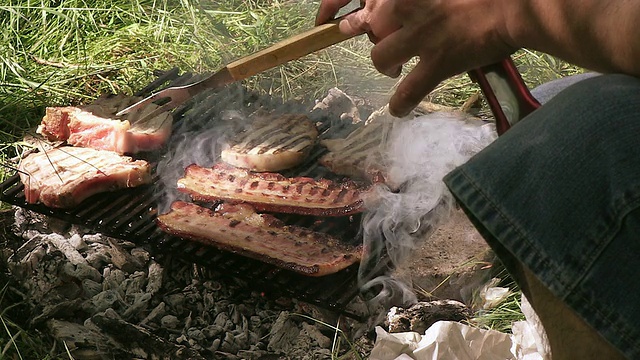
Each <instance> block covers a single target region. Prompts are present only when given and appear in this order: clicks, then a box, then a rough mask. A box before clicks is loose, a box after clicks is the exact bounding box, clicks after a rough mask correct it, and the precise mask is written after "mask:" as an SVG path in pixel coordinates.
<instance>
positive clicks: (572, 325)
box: [523, 269, 625, 360]
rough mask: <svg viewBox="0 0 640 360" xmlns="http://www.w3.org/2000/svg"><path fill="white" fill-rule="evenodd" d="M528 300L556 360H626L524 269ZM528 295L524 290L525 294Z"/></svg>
mask: <svg viewBox="0 0 640 360" xmlns="http://www.w3.org/2000/svg"><path fill="white" fill-rule="evenodd" d="M523 274H524V281H525V282H526V285H525V288H526V296H527V299H528V300H529V302H530V303H531V307H533V309H534V310H535V311H536V314H537V315H538V317H539V318H540V321H541V322H542V325H543V327H544V330H545V332H546V334H547V338H548V339H549V345H550V346H551V353H552V356H553V360H576V359H580V360H603V359H606V360H618V359H624V358H625V357H624V356H623V355H622V354H621V353H620V352H619V351H618V350H617V349H616V348H615V347H613V346H611V344H609V343H608V342H607V341H606V340H605V339H604V338H603V337H602V336H600V334H598V332H597V331H595V330H594V329H593V328H592V327H591V326H590V325H589V324H587V323H586V322H585V321H584V320H582V319H581V318H580V317H579V316H578V315H577V314H576V313H575V311H573V310H572V309H570V308H569V307H568V306H567V305H566V304H565V303H563V302H562V301H560V299H558V298H557V297H556V296H555V295H553V294H552V293H551V291H549V289H547V287H546V286H544V285H543V284H542V283H541V282H540V280H538V279H537V278H536V277H535V275H533V273H532V272H531V271H530V270H527V269H524V270H523ZM523 291H525V290H523Z"/></svg>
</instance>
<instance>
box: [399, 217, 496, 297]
mask: <svg viewBox="0 0 640 360" xmlns="http://www.w3.org/2000/svg"><path fill="white" fill-rule="evenodd" d="M492 260H493V253H492V252H491V250H490V248H489V246H488V245H487V243H486V242H485V241H484V240H483V239H482V236H480V234H479V233H478V232H477V231H476V230H475V228H474V227H473V225H472V224H471V222H470V221H469V220H468V219H467V217H466V216H465V215H464V213H463V212H462V211H461V210H457V211H455V212H454V213H453V215H452V216H451V218H450V219H449V221H448V222H447V223H445V224H444V225H442V226H440V227H439V228H438V229H437V230H436V231H435V232H434V233H433V235H431V237H429V238H428V239H426V240H425V241H424V242H423V243H422V245H421V246H419V247H418V248H417V249H415V251H414V253H413V254H412V256H411V258H410V259H409V260H408V261H407V262H406V263H405V264H404V265H403V266H402V267H401V268H399V269H398V271H397V274H398V275H399V276H401V277H402V278H404V279H411V282H412V284H413V287H414V288H415V289H417V292H418V293H419V295H423V296H424V297H425V298H426V299H429V298H431V299H434V298H435V299H453V300H458V301H462V302H464V303H466V304H467V305H470V304H471V301H472V295H473V291H474V290H477V289H478V288H479V287H480V286H482V285H483V284H484V283H486V282H487V281H488V280H490V277H491V273H492V272H491V269H492V267H491V262H492ZM429 295H430V296H429Z"/></svg>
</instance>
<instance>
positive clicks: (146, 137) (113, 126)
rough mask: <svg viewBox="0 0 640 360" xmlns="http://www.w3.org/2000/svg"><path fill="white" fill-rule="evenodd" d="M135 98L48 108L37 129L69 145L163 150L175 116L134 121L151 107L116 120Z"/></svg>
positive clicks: (123, 150)
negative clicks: (126, 117) (119, 113)
mask: <svg viewBox="0 0 640 360" xmlns="http://www.w3.org/2000/svg"><path fill="white" fill-rule="evenodd" d="M134 100H136V98H132V97H124V96H123V95H119V96H113V97H103V98H99V99H97V100H96V101H95V102H94V103H93V104H90V105H85V106H79V107H75V106H66V107H48V108H47V109H46V114H45V116H44V117H43V118H42V122H41V123H40V125H39V126H38V129H37V130H36V132H37V133H39V134H42V135H43V136H45V137H46V138H47V139H48V140H50V141H66V142H67V143H68V144H69V145H74V146H80V147H89V148H93V149H99V150H111V151H115V152H117V153H119V154H125V153H126V154H135V153H137V152H140V151H152V150H157V149H159V148H161V147H162V146H163V145H164V144H165V142H166V141H167V139H168V138H169V136H170V135H171V125H172V119H173V118H172V116H171V114H170V113H168V112H167V113H163V114H160V115H159V116H156V117H154V118H152V119H149V120H148V121H144V122H134V125H131V123H130V122H129V120H131V121H132V122H133V121H134V120H136V119H137V118H140V117H142V116H144V115H145V114H147V113H148V112H150V111H153V110H154V109H155V108H156V105H154V104H151V105H150V106H148V107H146V108H145V109H144V110H143V112H141V113H134V114H131V115H129V117H128V120H117V119H115V113H116V112H117V111H118V110H120V109H121V108H123V107H125V106H127V104H129V103H133V101H134Z"/></svg>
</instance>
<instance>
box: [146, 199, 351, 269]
mask: <svg viewBox="0 0 640 360" xmlns="http://www.w3.org/2000/svg"><path fill="white" fill-rule="evenodd" d="M157 223H158V225H159V227H160V228H161V229H162V230H163V231H165V232H167V233H169V234H172V235H176V236H178V237H182V238H186V239H190V240H194V241H198V242H201V243H203V244H206V245H213V246H216V247H218V248H221V249H224V250H229V251H232V252H236V253H239V254H242V255H244V256H247V257H250V258H254V259H258V260H260V261H264V262H266V263H270V264H273V265H276V266H278V267H281V268H284V269H288V270H292V271H295V272H298V273H301V274H304V275H309V276H323V275H328V274H332V273H335V272H338V271H340V270H342V269H345V268H347V267H348V266H350V265H352V264H355V263H357V262H359V261H360V259H361V257H362V247H361V246H357V247H356V246H349V245H345V244H343V243H341V242H340V241H339V240H338V239H336V238H334V237H332V236H329V235H327V234H323V233H318V232H313V231H311V230H309V229H306V228H302V227H298V226H290V225H284V224H283V223H282V221H280V220H278V219H276V218H275V217H273V216H271V215H267V214H258V213H256V212H255V211H254V210H253V209H252V208H251V207H250V206H249V205H246V204H243V205H230V204H223V205H222V206H221V207H220V209H218V210H217V211H212V210H209V209H207V208H204V207H201V206H198V205H195V204H191V203H187V202H183V201H176V202H174V203H173V204H172V205H171V211H170V212H168V213H167V214H163V215H160V216H158V218H157Z"/></svg>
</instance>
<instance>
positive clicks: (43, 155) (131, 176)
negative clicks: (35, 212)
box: [18, 146, 151, 208]
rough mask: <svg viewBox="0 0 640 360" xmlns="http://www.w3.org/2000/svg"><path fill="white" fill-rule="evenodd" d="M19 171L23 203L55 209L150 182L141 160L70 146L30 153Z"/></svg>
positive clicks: (109, 152)
mask: <svg viewBox="0 0 640 360" xmlns="http://www.w3.org/2000/svg"><path fill="white" fill-rule="evenodd" d="M18 170H19V174H20V180H21V181H22V183H23V184H24V188H25V190H24V194H25V198H26V201H27V202H28V203H31V204H34V203H42V204H44V205H46V206H49V207H54V208H71V207H74V206H76V205H78V204H79V203H81V202H82V201H83V200H85V199H87V198H88V197H90V196H92V195H94V194H97V193H101V192H105V191H113V190H117V189H122V188H129V187H136V186H140V185H143V184H148V183H150V182H151V169H150V166H149V163H148V162H146V161H144V160H133V159H132V158H131V157H129V156H122V155H119V154H117V153H115V152H113V151H106V150H95V149H90V148H81V147H73V146H65V147H60V148H54V149H51V150H48V151H46V152H36V153H32V154H29V155H28V156H27V157H25V158H24V159H22V161H21V162H20V164H19V166H18Z"/></svg>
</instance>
